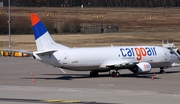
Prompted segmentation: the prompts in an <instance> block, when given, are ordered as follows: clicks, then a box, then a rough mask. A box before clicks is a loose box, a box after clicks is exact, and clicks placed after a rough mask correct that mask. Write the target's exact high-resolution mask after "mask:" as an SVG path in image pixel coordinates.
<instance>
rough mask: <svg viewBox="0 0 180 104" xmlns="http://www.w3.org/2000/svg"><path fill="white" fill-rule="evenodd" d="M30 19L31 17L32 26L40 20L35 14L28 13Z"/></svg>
mask: <svg viewBox="0 0 180 104" xmlns="http://www.w3.org/2000/svg"><path fill="white" fill-rule="evenodd" d="M30 19H31V24H32V26H34V25H35V24H37V23H38V22H39V21H40V19H39V17H38V16H37V14H30Z"/></svg>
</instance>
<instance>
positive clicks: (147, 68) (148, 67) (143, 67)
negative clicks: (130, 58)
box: [129, 62, 151, 73]
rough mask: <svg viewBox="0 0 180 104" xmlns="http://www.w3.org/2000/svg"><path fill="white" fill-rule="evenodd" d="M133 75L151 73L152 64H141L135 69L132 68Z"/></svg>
mask: <svg viewBox="0 0 180 104" xmlns="http://www.w3.org/2000/svg"><path fill="white" fill-rule="evenodd" d="M129 70H131V71H132V72H133V73H145V72H150V71H151V64H150V63H148V62H140V63H138V64H136V66H135V67H133V68H130V69H129Z"/></svg>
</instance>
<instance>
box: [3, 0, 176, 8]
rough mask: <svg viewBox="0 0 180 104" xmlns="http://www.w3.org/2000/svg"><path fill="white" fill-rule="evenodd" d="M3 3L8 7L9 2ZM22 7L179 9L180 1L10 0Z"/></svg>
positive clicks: (13, 4) (4, 1)
mask: <svg viewBox="0 0 180 104" xmlns="http://www.w3.org/2000/svg"><path fill="white" fill-rule="evenodd" d="M0 1H3V4H4V6H8V0H0ZM10 2H11V6H21V7H41V6H45V7H79V6H81V5H83V6H84V7H179V6H180V0H10Z"/></svg>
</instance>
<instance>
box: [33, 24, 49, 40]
mask: <svg viewBox="0 0 180 104" xmlns="http://www.w3.org/2000/svg"><path fill="white" fill-rule="evenodd" d="M32 28H33V32H34V38H35V40H37V39H38V38H39V37H41V36H42V35H43V34H44V33H46V32H47V29H46V28H45V26H44V25H43V23H42V22H41V21H39V22H38V23H37V24H36V25H34V26H33V27H32Z"/></svg>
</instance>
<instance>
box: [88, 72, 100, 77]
mask: <svg viewBox="0 0 180 104" xmlns="http://www.w3.org/2000/svg"><path fill="white" fill-rule="evenodd" d="M97 76H98V71H91V72H90V75H89V77H97Z"/></svg>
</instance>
